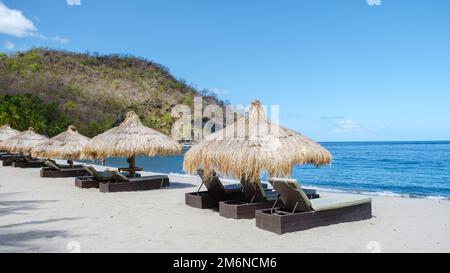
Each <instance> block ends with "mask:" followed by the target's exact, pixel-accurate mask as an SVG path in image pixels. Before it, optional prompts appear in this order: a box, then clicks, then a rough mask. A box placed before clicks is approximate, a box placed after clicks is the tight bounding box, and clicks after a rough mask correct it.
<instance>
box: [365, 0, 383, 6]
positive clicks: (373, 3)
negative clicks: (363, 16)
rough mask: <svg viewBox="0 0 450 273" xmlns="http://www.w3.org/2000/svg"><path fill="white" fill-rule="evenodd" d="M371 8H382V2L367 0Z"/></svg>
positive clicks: (379, 0)
mask: <svg viewBox="0 0 450 273" xmlns="http://www.w3.org/2000/svg"><path fill="white" fill-rule="evenodd" d="M367 5H369V6H381V0H367Z"/></svg>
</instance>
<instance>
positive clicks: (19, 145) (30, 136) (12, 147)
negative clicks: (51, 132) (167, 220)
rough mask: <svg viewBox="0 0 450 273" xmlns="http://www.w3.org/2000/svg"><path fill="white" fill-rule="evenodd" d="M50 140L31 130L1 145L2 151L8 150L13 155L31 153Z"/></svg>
mask: <svg viewBox="0 0 450 273" xmlns="http://www.w3.org/2000/svg"><path fill="white" fill-rule="evenodd" d="M47 139H48V138H47V137H45V136H42V135H39V134H36V133H35V132H34V131H33V128H29V129H28V130H27V131H24V132H21V133H19V134H17V135H15V136H13V137H10V138H8V139H6V140H4V141H2V142H1V143H0V149H2V150H7V151H9V152H12V153H22V154H25V153H30V152H31V149H33V148H34V147H35V146H36V145H38V144H39V143H41V142H42V141H45V140H47Z"/></svg>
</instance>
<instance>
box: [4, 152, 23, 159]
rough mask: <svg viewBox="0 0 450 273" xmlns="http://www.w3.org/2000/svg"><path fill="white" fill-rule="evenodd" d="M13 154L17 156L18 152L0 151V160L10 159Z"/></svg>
mask: <svg viewBox="0 0 450 273" xmlns="http://www.w3.org/2000/svg"><path fill="white" fill-rule="evenodd" d="M13 156H19V154H16V153H8V152H2V153H0V161H3V160H8V159H11V158H12V157H13Z"/></svg>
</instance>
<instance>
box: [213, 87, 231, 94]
mask: <svg viewBox="0 0 450 273" xmlns="http://www.w3.org/2000/svg"><path fill="white" fill-rule="evenodd" d="M211 92H213V93H214V94H216V95H226V94H229V93H230V91H228V90H227V89H220V88H212V89H211Z"/></svg>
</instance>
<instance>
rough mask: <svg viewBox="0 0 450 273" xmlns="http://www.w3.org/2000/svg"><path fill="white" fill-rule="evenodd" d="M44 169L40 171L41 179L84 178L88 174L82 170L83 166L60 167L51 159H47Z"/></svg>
mask: <svg viewBox="0 0 450 273" xmlns="http://www.w3.org/2000/svg"><path fill="white" fill-rule="evenodd" d="M45 165H46V167H43V168H42V169H41V177H51V178H56V177H79V176H86V175H89V173H88V172H87V171H86V169H85V168H83V165H73V166H70V165H60V164H58V163H56V161H54V160H52V159H47V161H46V162H45Z"/></svg>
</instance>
